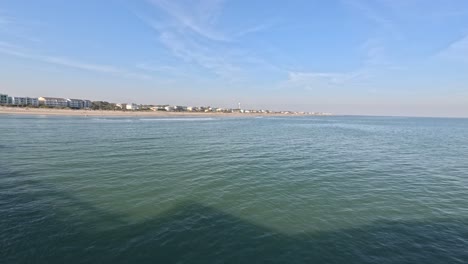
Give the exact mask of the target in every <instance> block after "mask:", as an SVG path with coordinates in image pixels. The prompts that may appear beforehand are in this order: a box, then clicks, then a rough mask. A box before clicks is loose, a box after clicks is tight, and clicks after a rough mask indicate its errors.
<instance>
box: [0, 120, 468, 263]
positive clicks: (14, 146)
mask: <svg viewBox="0 0 468 264" xmlns="http://www.w3.org/2000/svg"><path fill="white" fill-rule="evenodd" d="M0 262H1V263H85V262H91V263H379V264H385V263H468V119H443V118H390V117H263V118H229V117H227V118H218V117H215V118H158V119H155V118H137V117H135V118H94V117H45V116H35V117H34V116H6V115H4V116H0Z"/></svg>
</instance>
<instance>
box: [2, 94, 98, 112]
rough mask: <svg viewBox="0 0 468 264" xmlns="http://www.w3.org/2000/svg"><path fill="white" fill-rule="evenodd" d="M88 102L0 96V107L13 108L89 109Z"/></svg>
mask: <svg viewBox="0 0 468 264" xmlns="http://www.w3.org/2000/svg"><path fill="white" fill-rule="evenodd" d="M91 104H92V103H91V101H90V100H83V99H66V98H56V97H39V98H34V97H19V96H8V95H7V94H0V105H14V106H33V107H34V106H35V107H37V106H40V105H44V106H48V107H69V108H73V109H84V108H91Z"/></svg>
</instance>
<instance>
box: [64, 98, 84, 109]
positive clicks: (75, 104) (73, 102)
mask: <svg viewBox="0 0 468 264" xmlns="http://www.w3.org/2000/svg"><path fill="white" fill-rule="evenodd" d="M67 103H68V107H70V108H73V109H81V108H83V100H81V99H67Z"/></svg>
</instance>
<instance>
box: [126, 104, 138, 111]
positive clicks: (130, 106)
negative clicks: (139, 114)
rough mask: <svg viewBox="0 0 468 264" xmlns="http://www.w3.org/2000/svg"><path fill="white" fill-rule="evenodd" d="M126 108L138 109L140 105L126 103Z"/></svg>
mask: <svg viewBox="0 0 468 264" xmlns="http://www.w3.org/2000/svg"><path fill="white" fill-rule="evenodd" d="M126 108H127V110H138V109H140V107H139V106H138V105H137V104H127V105H126Z"/></svg>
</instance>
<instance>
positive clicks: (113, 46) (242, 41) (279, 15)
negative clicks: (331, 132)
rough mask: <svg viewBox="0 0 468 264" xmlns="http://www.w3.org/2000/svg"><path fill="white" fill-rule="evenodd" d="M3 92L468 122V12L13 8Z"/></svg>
mask: <svg viewBox="0 0 468 264" xmlns="http://www.w3.org/2000/svg"><path fill="white" fill-rule="evenodd" d="M0 92H3V93H8V94H12V95H18V96H62V97H79V98H89V99H92V100H108V101H112V102H137V103H153V104H165V103H169V104H179V105H180V104H182V105H212V106H221V107H235V106H236V105H237V102H241V103H242V104H243V105H244V106H245V107H251V108H269V109H277V110H288V109H290V110H304V111H326V112H333V113H337V114H369V115H422V116H468V2H467V1H465V0H444V1H442V0H432V1H425V0H336V1H333V0H330V1H321V0H320V1H318V0H316V1H313V0H305V1H294V0H291V1H255V0H254V1H242V0H235V1H234V0H231V1H228V0H225V1H223V0H209V1H177V0H172V1H170V0H141V1H136V0H135V1H133V0H107V1H106V0H102V1H95V0H81V1H62V0H41V1H29V0H2V1H0Z"/></svg>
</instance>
